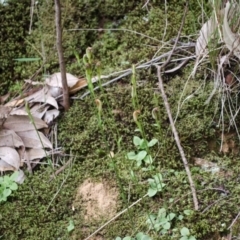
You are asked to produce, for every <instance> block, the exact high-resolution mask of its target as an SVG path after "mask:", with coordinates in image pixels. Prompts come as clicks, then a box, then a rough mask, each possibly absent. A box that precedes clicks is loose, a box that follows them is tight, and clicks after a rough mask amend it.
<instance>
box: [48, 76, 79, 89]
mask: <svg viewBox="0 0 240 240" xmlns="http://www.w3.org/2000/svg"><path fill="white" fill-rule="evenodd" d="M66 77H67V84H68V87H70V88H71V87H73V86H74V85H75V84H76V83H77V82H78V80H79V79H78V78H77V77H75V76H73V75H72V74H70V73H67V74H66ZM45 82H46V84H47V85H49V86H52V87H59V88H62V76H61V73H60V72H58V73H54V74H53V75H51V76H50V77H49V78H46V80H45Z"/></svg>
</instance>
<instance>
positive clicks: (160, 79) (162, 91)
mask: <svg viewBox="0 0 240 240" xmlns="http://www.w3.org/2000/svg"><path fill="white" fill-rule="evenodd" d="M157 70H158V81H159V88H160V90H161V94H162V98H163V101H164V105H165V108H166V110H167V114H168V118H169V121H170V125H171V128H172V132H173V135H174V138H175V142H176V144H177V147H178V150H179V153H180V155H181V157H182V161H183V164H184V167H185V170H186V173H187V176H188V181H189V183H190V187H191V191H192V196H193V202H194V208H195V210H198V200H197V194H196V189H195V186H194V183H193V180H192V175H191V172H190V169H189V167H188V162H187V159H186V157H185V154H184V151H183V148H182V146H181V143H180V139H179V136H178V132H177V130H176V128H175V125H174V122H173V118H172V114H171V110H170V106H169V103H168V100H167V96H166V94H165V91H164V87H163V81H162V77H161V67H160V66H157Z"/></svg>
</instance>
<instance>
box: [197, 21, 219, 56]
mask: <svg viewBox="0 0 240 240" xmlns="http://www.w3.org/2000/svg"><path fill="white" fill-rule="evenodd" d="M216 27H217V24H216V20H215V18H213V17H211V18H210V19H209V20H208V21H207V22H206V23H204V24H203V26H202V28H201V30H200V36H199V37H198V39H197V42H196V47H195V50H196V55H197V56H199V55H202V54H204V53H206V48H207V45H208V42H209V40H210V39H211V38H212V36H213V34H214V32H215V30H216Z"/></svg>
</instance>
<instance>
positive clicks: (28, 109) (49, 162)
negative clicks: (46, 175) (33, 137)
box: [25, 102, 54, 170]
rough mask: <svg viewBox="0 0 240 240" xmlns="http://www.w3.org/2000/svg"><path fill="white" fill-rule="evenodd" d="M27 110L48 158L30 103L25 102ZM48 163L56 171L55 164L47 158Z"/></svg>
mask: <svg viewBox="0 0 240 240" xmlns="http://www.w3.org/2000/svg"><path fill="white" fill-rule="evenodd" d="M25 109H26V112H27V114H28V117H29V118H30V122H31V123H32V124H33V126H34V129H35V131H36V133H37V135H38V138H39V140H40V142H41V145H42V148H43V150H44V152H45V155H46V157H47V155H48V154H47V152H46V150H45V148H44V144H43V142H42V139H41V137H40V135H39V132H38V129H37V127H36V124H35V122H34V118H33V116H32V113H31V111H30V108H29V105H28V102H25ZM47 161H48V164H49V165H50V166H51V168H52V170H53V169H54V167H53V163H52V161H51V160H50V158H49V157H47Z"/></svg>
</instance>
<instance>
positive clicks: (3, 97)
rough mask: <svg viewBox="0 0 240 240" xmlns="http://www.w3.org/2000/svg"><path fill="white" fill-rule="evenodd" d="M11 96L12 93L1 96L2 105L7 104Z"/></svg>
mask: <svg viewBox="0 0 240 240" xmlns="http://www.w3.org/2000/svg"><path fill="white" fill-rule="evenodd" d="M9 96H10V93H7V94H5V95H3V96H1V97H0V104H3V103H5V102H6V100H7V99H8V98H9Z"/></svg>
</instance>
